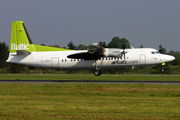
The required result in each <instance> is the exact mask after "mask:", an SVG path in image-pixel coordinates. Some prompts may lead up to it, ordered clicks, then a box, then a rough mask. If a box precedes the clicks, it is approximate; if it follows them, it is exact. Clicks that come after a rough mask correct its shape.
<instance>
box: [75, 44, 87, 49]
mask: <svg viewBox="0 0 180 120" xmlns="http://www.w3.org/2000/svg"><path fill="white" fill-rule="evenodd" d="M87 49H88V46H87V45H83V44H80V45H79V46H78V47H77V50H87Z"/></svg>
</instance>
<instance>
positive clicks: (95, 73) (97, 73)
mask: <svg viewBox="0 0 180 120" xmlns="http://www.w3.org/2000/svg"><path fill="white" fill-rule="evenodd" d="M103 60H104V58H103V59H102V61H101V63H100V64H99V66H98V65H97V60H95V66H96V70H95V71H94V75H95V76H100V75H101V70H100V67H101V65H102V62H103Z"/></svg>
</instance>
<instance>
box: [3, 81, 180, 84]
mask: <svg viewBox="0 0 180 120" xmlns="http://www.w3.org/2000/svg"><path fill="white" fill-rule="evenodd" d="M0 83H28V84H44V83H50V84H63V83H69V84H71V83H89V84H91V83H92V84H161V85H180V81H110V80H109V81H99V80H98V81H97V80H0Z"/></svg>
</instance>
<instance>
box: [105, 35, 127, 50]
mask: <svg viewBox="0 0 180 120" xmlns="http://www.w3.org/2000/svg"><path fill="white" fill-rule="evenodd" d="M123 45H125V48H130V42H129V40H127V39H126V38H119V37H113V38H112V40H111V41H110V43H109V44H108V47H109V48H123Z"/></svg>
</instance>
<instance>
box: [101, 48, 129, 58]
mask: <svg viewBox="0 0 180 120" xmlns="http://www.w3.org/2000/svg"><path fill="white" fill-rule="evenodd" d="M125 53H127V52H124V50H123V49H116V48H107V49H106V51H105V52H104V56H105V57H115V58H121V59H122V56H123V55H125Z"/></svg>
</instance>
